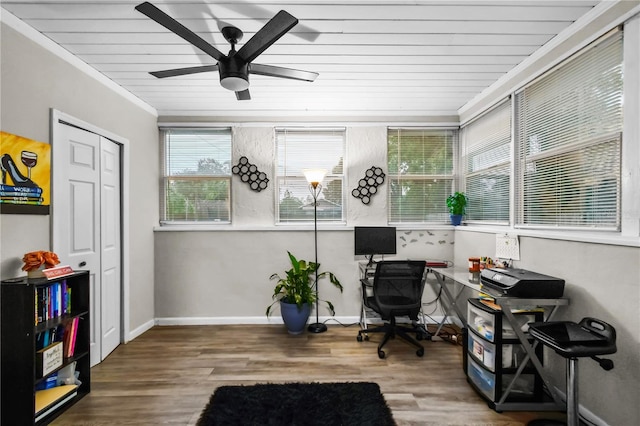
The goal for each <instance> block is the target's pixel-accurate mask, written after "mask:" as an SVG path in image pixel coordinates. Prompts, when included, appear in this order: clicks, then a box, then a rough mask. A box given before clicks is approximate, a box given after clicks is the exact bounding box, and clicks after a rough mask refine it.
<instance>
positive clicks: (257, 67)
mask: <svg viewBox="0 0 640 426" xmlns="http://www.w3.org/2000/svg"><path fill="white" fill-rule="evenodd" d="M249 73H250V74H257V75H267V76H269V77H281V78H290V79H293V80H304V81H314V80H315V79H316V77H317V76H318V73H317V72H311V71H302V70H295V69H293V68H283V67H274V66H273V65H261V64H249Z"/></svg>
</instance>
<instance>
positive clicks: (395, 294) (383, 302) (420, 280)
mask: <svg viewBox="0 0 640 426" xmlns="http://www.w3.org/2000/svg"><path fill="white" fill-rule="evenodd" d="M424 272H425V262H424V261H423V260H421V261H416V260H391V261H382V262H378V264H377V265H376V273H375V275H374V278H373V295H372V296H367V295H366V294H367V293H366V287H367V286H369V285H371V284H370V283H369V282H368V280H367V279H366V278H363V279H361V280H360V281H361V285H362V291H363V293H362V294H363V301H364V303H365V305H366V306H367V307H369V308H370V309H372V310H374V311H375V312H377V313H378V314H379V315H380V317H381V318H382V320H383V321H385V323H384V324H383V325H382V326H379V327H374V328H366V329H363V330H359V331H358V341H359V342H362V340H363V334H364V335H365V336H366V337H365V338H366V340H369V337H368V333H384V337H383V338H382V342H380V344H379V345H378V357H379V358H380V359H383V358H384V357H385V353H384V351H383V350H382V348H383V347H384V345H385V344H386V343H387V342H388V341H389V339H392V338H395V337H396V336H399V337H400V338H402V339H403V340H405V341H406V342H408V343H410V344H412V345H413V346H415V347H416V348H417V351H416V355H418V356H423V355H424V348H423V347H422V345H421V344H420V343H418V341H417V340H416V339H414V338H413V337H412V336H410V335H409V333H420V330H418V329H416V328H409V327H404V326H402V325H398V324H397V323H396V317H403V316H408V317H409V318H410V319H411V320H412V321H418V314H419V312H420V308H421V305H422V292H423V291H424V284H425V276H424Z"/></svg>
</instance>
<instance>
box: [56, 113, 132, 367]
mask: <svg viewBox="0 0 640 426" xmlns="http://www.w3.org/2000/svg"><path fill="white" fill-rule="evenodd" d="M60 121H62V122H64V123H67V124H69V125H72V126H75V127H78V128H80V129H83V130H86V131H88V132H91V133H95V134H97V135H100V136H103V137H105V138H107V139H110V140H111V141H113V142H115V143H117V144H118V145H120V147H121V151H120V153H121V156H120V175H121V181H120V197H121V204H120V211H121V223H120V226H121V229H122V235H121V241H120V244H121V246H122V247H121V257H122V259H121V261H122V265H121V266H122V270H121V274H122V276H121V281H122V284H121V288H120V290H121V291H120V310H121V312H120V328H121V330H120V336H121V340H122V343H127V342H128V341H129V340H131V339H130V336H129V335H130V329H129V319H130V311H129V306H130V305H129V293H130V291H129V285H130V269H129V266H130V265H129V259H130V257H129V211H130V210H129V153H130V146H129V140H128V139H126V138H123V137H121V136H118V135H116V134H114V133H111V132H109V131H107V130H104V129H101V128H99V127H97V126H94V125H93V124H90V123H87V122H85V121H82V120H80V119H78V118H75V117H73V116H71V115H69V114H66V113H64V112H62V111H59V110H56V109H53V108H52V109H51V121H50V133H51V141H52V149H55V143H56V142H58V141H57V139H59V136H58V134H57V125H58V123H59V122H60ZM58 143H59V142H58ZM51 163H52V164H51V176H52V177H51V181H52V182H53V175H54V173H55V172H56V164H55V163H54V162H53V161H52V162H51ZM51 187H52V188H51V200H52V202H51V219H50V222H51V226H50V228H51V245H52V246H53V241H55V239H56V238H58V231H57V230H56V229H55V228H54V226H53V215H55V214H56V203H55V196H56V195H55V191H54V189H53V185H51ZM101 338H102V336H101ZM100 358H102V356H101V357H100Z"/></svg>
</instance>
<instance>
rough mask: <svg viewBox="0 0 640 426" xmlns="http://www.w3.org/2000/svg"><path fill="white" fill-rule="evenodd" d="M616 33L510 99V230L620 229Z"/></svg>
mask: <svg viewBox="0 0 640 426" xmlns="http://www.w3.org/2000/svg"><path fill="white" fill-rule="evenodd" d="M622 94H623V85H622V32H621V31H616V32H615V33H614V34H613V35H609V36H608V37H605V38H604V39H601V40H599V41H598V42H596V43H595V44H594V45H593V46H590V47H588V48H587V49H584V50H583V51H582V52H579V54H578V55H577V56H576V57H574V58H570V60H568V61H567V62H565V63H564V64H562V65H561V66H560V67H558V68H557V69H555V70H553V71H552V72H549V73H548V74H546V75H544V76H542V77H541V78H540V79H538V80H537V81H534V82H533V83H532V84H530V85H529V86H527V87H526V88H524V89H523V90H522V91H521V92H519V93H517V94H516V114H517V117H516V118H517V122H516V132H517V133H516V138H517V143H518V145H517V147H518V151H517V153H516V156H517V161H518V162H517V165H516V179H517V185H516V188H517V191H518V194H517V196H516V212H517V217H516V224H517V225H519V226H542V227H555V228H567V229H571V228H577V229H607V230H617V229H619V228H620V180H621V171H620V160H621V154H620V149H621V146H620V145H621V133H622V112H623V111H622Z"/></svg>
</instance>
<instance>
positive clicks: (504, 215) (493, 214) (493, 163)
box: [461, 99, 511, 224]
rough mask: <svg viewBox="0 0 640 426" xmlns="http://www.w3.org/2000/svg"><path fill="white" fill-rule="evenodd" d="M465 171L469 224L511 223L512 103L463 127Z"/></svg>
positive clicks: (503, 105) (496, 108) (501, 106)
mask: <svg viewBox="0 0 640 426" xmlns="http://www.w3.org/2000/svg"><path fill="white" fill-rule="evenodd" d="M461 132H462V134H461V138H462V146H463V152H462V168H463V173H464V178H465V192H466V194H467V197H468V199H469V203H468V204H467V210H466V220H467V221H469V222H472V221H481V222H483V223H488V222H491V223H498V224H508V223H509V202H510V200H509V185H510V180H511V179H510V175H511V102H509V99H507V100H505V101H503V102H502V103H501V104H499V105H498V106H496V107H495V108H493V109H492V110H490V111H488V112H487V113H485V114H483V115H482V116H480V117H478V118H476V119H475V120H473V121H472V122H471V123H469V124H466V125H465V126H463V127H462V131H461Z"/></svg>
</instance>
